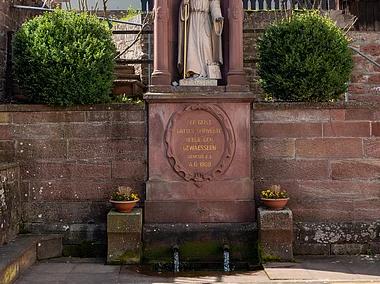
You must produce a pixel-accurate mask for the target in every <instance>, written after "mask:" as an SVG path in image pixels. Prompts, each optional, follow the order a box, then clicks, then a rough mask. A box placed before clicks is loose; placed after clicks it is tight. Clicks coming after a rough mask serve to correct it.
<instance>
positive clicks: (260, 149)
mask: <svg viewBox="0 0 380 284" xmlns="http://www.w3.org/2000/svg"><path fill="white" fill-rule="evenodd" d="M253 155H254V158H293V157H294V156H295V140H294V139H286V140H285V139H281V140H277V139H276V140H272V139H270V140H268V139H263V140H255V142H254V154H253Z"/></svg>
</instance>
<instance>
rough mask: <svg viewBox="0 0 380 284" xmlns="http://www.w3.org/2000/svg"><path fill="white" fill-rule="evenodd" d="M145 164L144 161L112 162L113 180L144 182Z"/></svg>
mask: <svg viewBox="0 0 380 284" xmlns="http://www.w3.org/2000/svg"><path fill="white" fill-rule="evenodd" d="M146 172H147V164H146V161H145V160H144V159H136V160H132V159H128V160H114V161H112V178H113V179H131V180H141V181H144V180H145V176H146Z"/></svg>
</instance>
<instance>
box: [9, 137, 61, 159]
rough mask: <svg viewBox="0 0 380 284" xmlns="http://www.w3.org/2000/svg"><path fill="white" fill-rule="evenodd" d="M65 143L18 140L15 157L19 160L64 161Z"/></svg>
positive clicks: (59, 141) (58, 141)
mask: <svg viewBox="0 0 380 284" xmlns="http://www.w3.org/2000/svg"><path fill="white" fill-rule="evenodd" d="M66 154H67V141H65V140H34V139H33V140H30V139H27V140H25V139H19V140H17V143H16V157H17V159H20V160H26V159H39V160H66V158H67V156H66Z"/></svg>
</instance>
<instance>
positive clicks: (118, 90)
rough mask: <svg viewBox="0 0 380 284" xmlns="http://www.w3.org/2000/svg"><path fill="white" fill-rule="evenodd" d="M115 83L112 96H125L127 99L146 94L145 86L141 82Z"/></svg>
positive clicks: (123, 81)
mask: <svg viewBox="0 0 380 284" xmlns="http://www.w3.org/2000/svg"><path fill="white" fill-rule="evenodd" d="M113 83H114V84H113V89H112V95H114V96H119V95H122V94H125V95H126V96H127V97H139V96H142V94H143V93H144V92H145V91H144V88H145V85H144V84H143V83H141V82H140V81H139V80H133V79H116V80H114V82H113Z"/></svg>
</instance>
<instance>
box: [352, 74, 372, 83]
mask: <svg viewBox="0 0 380 284" xmlns="http://www.w3.org/2000/svg"><path fill="white" fill-rule="evenodd" d="M368 78H369V75H364V74H362V73H359V74H352V75H351V82H352V83H368Z"/></svg>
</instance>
